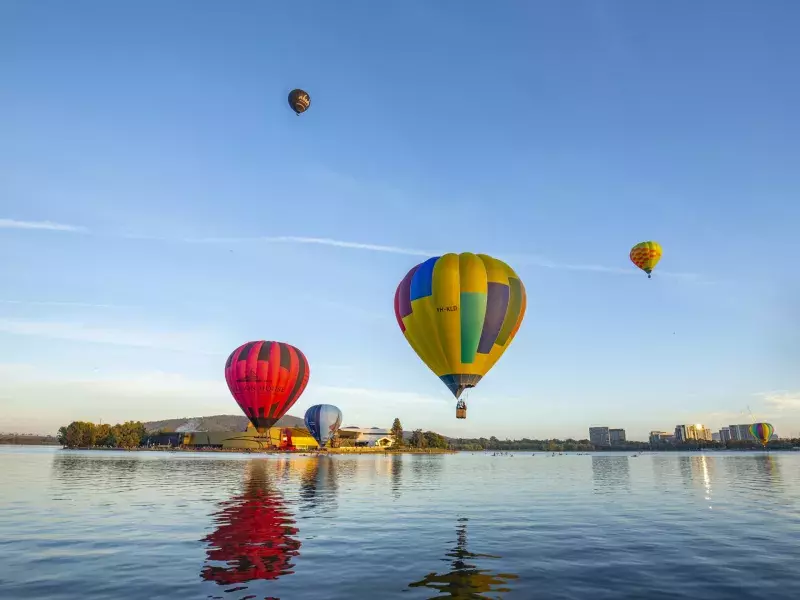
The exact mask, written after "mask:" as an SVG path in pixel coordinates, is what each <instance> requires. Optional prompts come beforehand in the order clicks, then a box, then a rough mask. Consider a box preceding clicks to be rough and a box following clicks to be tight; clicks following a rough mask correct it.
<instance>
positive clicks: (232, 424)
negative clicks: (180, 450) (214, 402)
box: [144, 415, 305, 432]
mask: <svg viewBox="0 0 800 600" xmlns="http://www.w3.org/2000/svg"><path fill="white" fill-rule="evenodd" d="M249 422H250V420H249V419H248V418H247V417H245V416H244V415H214V416H211V417H184V418H182V419H164V420H163V421H148V422H147V423H145V424H144V427H145V429H146V430H147V431H148V432H153V431H158V430H160V429H161V430H166V431H179V432H180V431H245V430H246V429H247V424H248V423H249ZM275 427H305V423H304V422H303V419H300V418H298V417H293V416H291V415H284V416H283V417H281V419H280V420H279V421H278V422H277V423H275Z"/></svg>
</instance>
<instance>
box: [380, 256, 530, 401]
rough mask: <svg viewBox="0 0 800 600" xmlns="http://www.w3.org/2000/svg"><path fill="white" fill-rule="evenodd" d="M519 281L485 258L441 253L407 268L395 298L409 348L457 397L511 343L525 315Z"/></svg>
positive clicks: (511, 272)
mask: <svg viewBox="0 0 800 600" xmlns="http://www.w3.org/2000/svg"><path fill="white" fill-rule="evenodd" d="M526 306H527V299H526V294H525V286H524V285H522V280H520V278H519V276H518V275H517V274H516V273H515V272H514V270H513V269H512V268H511V267H509V266H508V265H507V264H506V263H504V262H503V261H501V260H498V259H496V258H492V257H491V256H487V255H485V254H472V253H469V252H465V253H463V254H445V255H443V256H435V257H433V258H429V259H428V260H426V261H425V262H423V263H420V264H418V265H417V266H416V267H414V268H413V269H411V270H410V271H409V272H408V273H407V274H406V276H405V277H404V278H403V280H402V281H401V282H400V285H398V286H397V291H396V292H395V295H394V311H395V316H396V318H397V324H398V325H399V326H400V330H401V331H402V332H403V335H404V336H405V338H406V340H407V341H408V343H409V345H410V346H411V347H412V348H413V349H414V351H415V352H416V353H417V355H418V356H419V357H420V358H421V359H422V361H423V362H424V363H425V364H426V365H428V368H430V369H431V371H433V372H434V373H435V374H436V375H437V376H438V377H439V378H440V379H441V380H442V381H443V382H444V384H445V385H446V386H447V387H448V388H449V389H450V391H451V392H452V393H453V395H454V396H455V397H456V398H458V397H459V396H461V394H462V393H463V391H464V390H465V389H467V388H471V387H475V386H476V385H477V384H478V382H479V381H480V380H481V378H482V377H483V376H484V375H486V373H487V372H488V371H489V369H491V368H492V367H493V366H494V364H495V363H496V362H497V361H498V360H499V358H500V357H501V356H502V355H503V353H504V352H505V351H506V349H507V348H508V346H509V345H510V344H511V340H513V339H514V336H515V335H516V334H517V331H518V330H519V327H520V325H521V324H522V319H523V317H524V316H525V308H526Z"/></svg>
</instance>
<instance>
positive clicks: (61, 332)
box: [0, 319, 221, 356]
mask: <svg viewBox="0 0 800 600" xmlns="http://www.w3.org/2000/svg"><path fill="white" fill-rule="evenodd" d="M0 333H8V334H12V335H24V336H33V337H43V338H50V339H60V340H68V341H74V342H90V343H95V344H110V345H114V346H132V347H137V348H153V349H162V350H174V351H180V352H189V353H195V354H203V355H209V356H215V355H220V356H221V354H220V353H219V352H213V351H210V350H207V349H204V348H212V347H214V345H213V344H211V343H209V342H208V341H206V340H202V339H198V337H197V336H194V335H191V334H185V333H174V332H147V331H142V330H139V329H116V328H114V329H112V328H104V327H91V326H86V325H84V324H83V323H73V322H62V321H39V320H29V319H0Z"/></svg>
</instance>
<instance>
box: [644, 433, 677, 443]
mask: <svg viewBox="0 0 800 600" xmlns="http://www.w3.org/2000/svg"><path fill="white" fill-rule="evenodd" d="M674 437H675V436H673V435H672V434H671V433H668V432H666V431H651V432H650V443H651V444H663V443H665V442H671V441H672V440H673V439H674Z"/></svg>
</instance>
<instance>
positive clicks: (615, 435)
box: [608, 429, 626, 446]
mask: <svg viewBox="0 0 800 600" xmlns="http://www.w3.org/2000/svg"><path fill="white" fill-rule="evenodd" d="M608 436H609V441H610V442H611V445H612V446H619V445H620V444H624V443H625V441H626V440H625V430H624V429H609V430H608Z"/></svg>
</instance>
